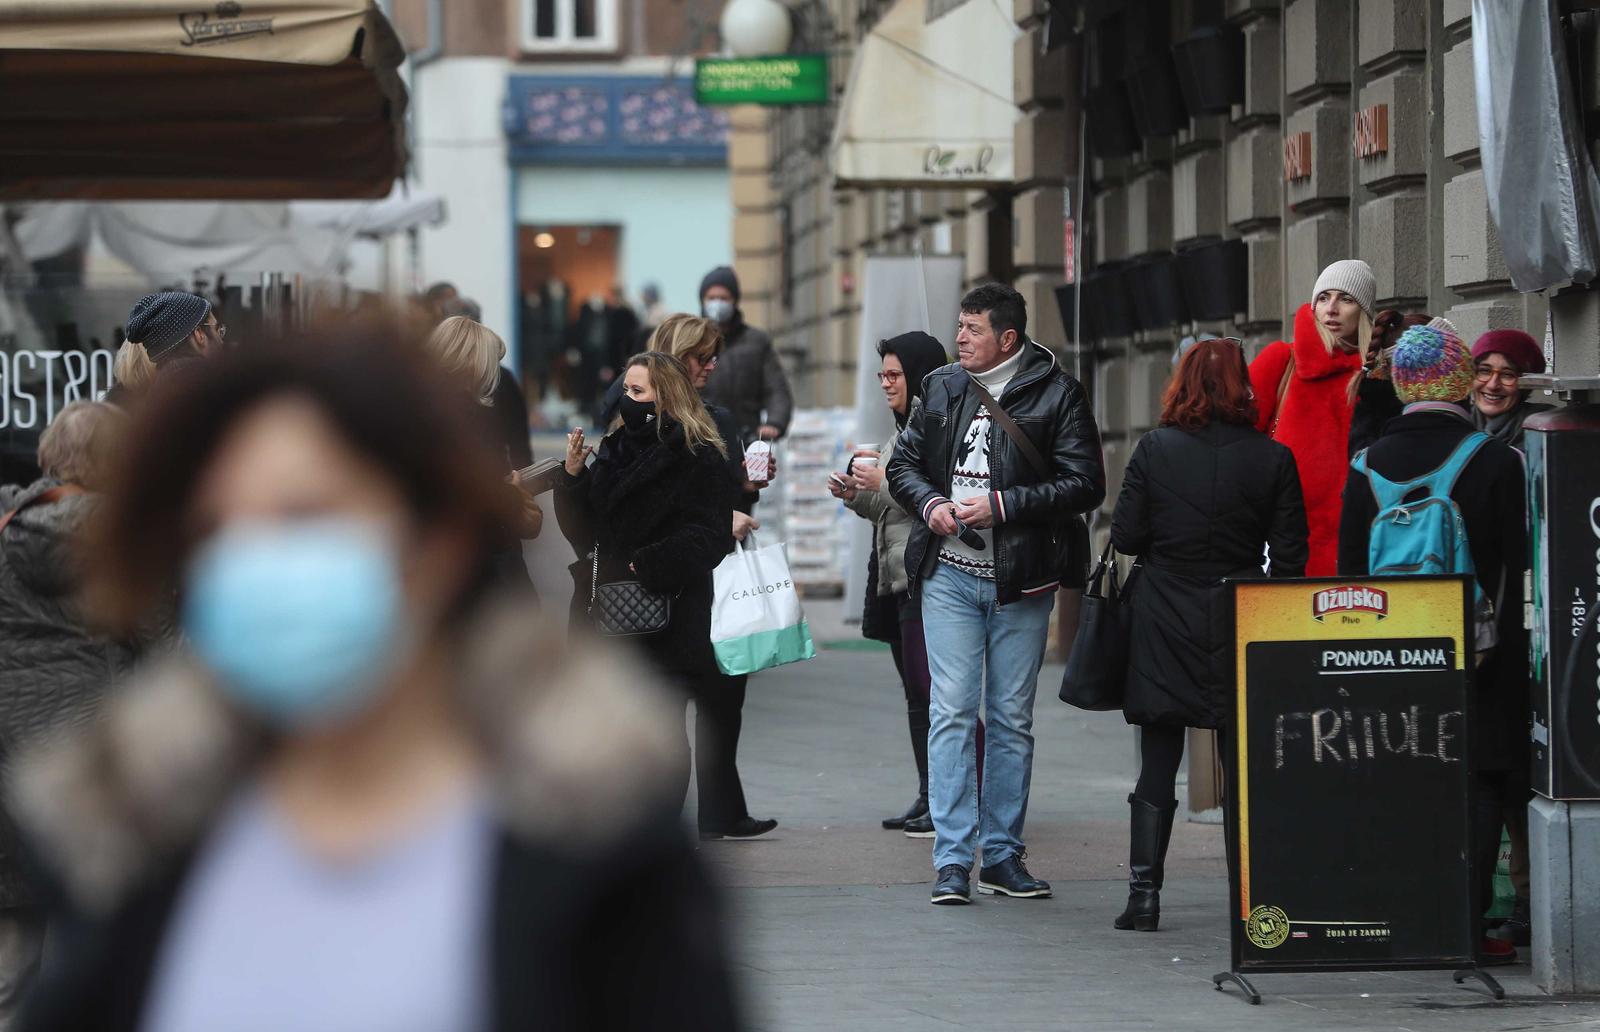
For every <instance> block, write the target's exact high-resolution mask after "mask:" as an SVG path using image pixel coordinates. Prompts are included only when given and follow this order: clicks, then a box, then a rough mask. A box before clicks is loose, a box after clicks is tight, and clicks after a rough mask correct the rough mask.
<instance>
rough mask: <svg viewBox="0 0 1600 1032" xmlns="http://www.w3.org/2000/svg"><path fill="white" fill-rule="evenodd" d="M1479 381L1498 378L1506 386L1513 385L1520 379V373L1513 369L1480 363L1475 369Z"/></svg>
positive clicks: (1483, 381) (1490, 380)
mask: <svg viewBox="0 0 1600 1032" xmlns="http://www.w3.org/2000/svg"><path fill="white" fill-rule="evenodd" d="M1477 375H1478V382H1479V383H1485V384H1486V383H1492V382H1494V381H1495V380H1499V381H1500V382H1501V383H1503V384H1505V385H1506V386H1507V387H1515V386H1516V385H1517V381H1518V380H1520V379H1522V374H1521V373H1519V372H1517V371H1516V370H1515V369H1496V368H1495V367H1494V366H1486V365H1481V366H1479V367H1478V369H1477Z"/></svg>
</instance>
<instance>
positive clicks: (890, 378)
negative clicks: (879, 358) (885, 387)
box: [878, 370, 906, 383]
mask: <svg viewBox="0 0 1600 1032" xmlns="http://www.w3.org/2000/svg"><path fill="white" fill-rule="evenodd" d="M905 375H906V374H905V373H902V372H899V371H897V370H890V371H889V372H886V373H884V372H880V373H879V374H878V382H879V383H899V382H900V381H901V380H903V379H905Z"/></svg>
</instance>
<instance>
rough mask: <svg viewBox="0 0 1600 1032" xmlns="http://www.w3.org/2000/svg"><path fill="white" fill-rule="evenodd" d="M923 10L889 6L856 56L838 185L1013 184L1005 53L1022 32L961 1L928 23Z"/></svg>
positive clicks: (995, 6)
mask: <svg viewBox="0 0 1600 1032" xmlns="http://www.w3.org/2000/svg"><path fill="white" fill-rule="evenodd" d="M928 6H929V4H928V0H896V2H895V4H894V6H893V7H892V8H890V10H889V13H888V14H886V15H884V17H883V18H882V19H881V20H880V21H879V22H878V24H877V25H876V26H874V27H873V29H872V31H871V32H869V33H868V34H867V36H866V38H865V39H863V40H862V41H861V45H860V46H859V47H857V49H856V53H855V59H854V62H853V63H852V65H851V68H850V82H849V85H848V86H847V87H846V88H845V94H844V98H843V100H842V101H841V103H840V112H839V120H838V122H837V124H836V125H835V127H834V136H833V169H834V178H835V180H836V182H837V183H838V185H840V186H900V187H939V188H952V187H954V188H960V187H982V186H998V185H1002V184H1009V183H1011V182H1012V180H1013V176H1014V172H1013V160H1012V128H1013V126H1014V125H1015V124H1016V121H1017V108H1016V104H1015V103H1014V102H1013V100H1012V92H1011V91H1012V84H1011V51H1012V43H1013V41H1014V40H1015V39H1016V37H1017V35H1018V33H1019V31H1020V30H1019V29H1018V28H1017V26H1016V24H1015V23H1014V22H1013V21H1012V19H1011V14H1010V7H1009V4H1008V5H1006V7H1005V9H1002V7H1001V4H1000V2H999V0H962V2H961V3H959V4H958V5H957V6H956V7H954V8H953V9H950V10H947V11H946V12H945V13H942V14H939V15H937V16H936V17H935V18H933V20H932V21H929V20H928ZM941 6H948V4H944V5H941Z"/></svg>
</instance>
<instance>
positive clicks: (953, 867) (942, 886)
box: [928, 864, 972, 907]
mask: <svg viewBox="0 0 1600 1032" xmlns="http://www.w3.org/2000/svg"><path fill="white" fill-rule="evenodd" d="M968 877H969V876H968V874H967V869H966V868H965V867H962V866H961V865H960V864H945V865H944V866H943V867H941V868H939V880H938V881H936V882H934V883H933V897H932V898H931V899H929V900H928V902H929V903H932V904H933V905H934V906H936V907H940V906H943V907H948V906H963V905H965V904H967V903H971V902H972V896H971V891H972V890H971V888H970V886H969V885H968V884H967V878H968Z"/></svg>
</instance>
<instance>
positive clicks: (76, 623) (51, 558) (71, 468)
mask: <svg viewBox="0 0 1600 1032" xmlns="http://www.w3.org/2000/svg"><path fill="white" fill-rule="evenodd" d="M126 424H127V415H126V414H125V413H124V412H123V411H122V410H121V409H119V408H116V407H114V406H112V405H107V404H104V403H97V402H88V401H75V402H73V403H71V404H70V405H68V406H66V407H65V408H63V409H62V410H61V412H60V413H59V414H58V415H57V416H56V418H55V420H54V421H53V422H52V423H51V424H50V425H49V426H48V427H46V428H45V431H44V433H43V434H42V435H41V436H40V438H39V466H40V468H41V469H42V470H43V471H44V477H43V478H42V479H40V480H39V481H37V482H36V483H33V484H30V485H28V486H26V487H23V486H16V485H6V486H3V487H0V756H3V757H5V758H7V759H8V760H9V759H10V758H14V757H15V756H16V755H17V754H18V752H19V751H20V750H23V749H26V748H28V747H30V746H31V745H33V744H35V743H37V742H39V741H41V740H43V739H45V738H48V737H49V736H51V735H54V734H59V733H61V732H62V731H63V730H65V729H67V728H69V727H75V726H81V725H84V724H87V723H88V722H89V721H90V720H91V719H92V718H93V716H94V714H95V712H96V710H97V709H98V707H99V705H100V700H101V699H102V698H103V696H104V694H105V691H106V689H107V688H108V687H109V686H110V685H111V684H112V683H113V682H114V681H115V680H116V679H117V677H118V676H119V675H120V674H122V672H123V671H125V670H126V669H127V668H128V667H129V666H131V665H132V663H133V661H134V658H135V656H136V649H135V647H134V642H133V640H128V641H122V640H118V639H116V638H113V637H111V636H108V635H105V634H102V633H101V632H100V631H99V629H97V628H95V627H92V626H91V624H90V621H89V618H88V614H86V613H85V612H84V609H83V605H82V601H83V600H82V588H83V577H82V570H81V564H80V562H79V558H78V556H77V555H75V554H74V545H75V543H76V539H77V536H78V534H79V532H80V531H81V530H82V528H83V525H84V522H85V521H86V520H87V519H88V518H89V516H90V515H91V513H93V511H94V509H95V506H96V505H98V504H99V499H100V492H101V490H102V489H103V488H104V486H105V484H106V481H107V480H108V479H109V478H110V474H111V472H112V471H113V470H114V469H115V468H116V461H115V458H114V449H115V448H116V446H117V443H118V442H119V441H120V440H121V438H122V436H123V433H124V431H125V430H126ZM19 854H20V849H19V844H18V843H17V842H15V841H14V831H13V827H12V822H11V820H10V818H9V816H7V815H6V814H5V813H3V812H0V1030H4V1029H9V1028H11V1027H13V1022H14V1020H15V1018H16V1014H17V1009H18V1005H19V1003H20V1001H21V1000H22V998H23V996H24V995H25V993H26V991H27V989H28V987H29V986H30V985H31V984H32V982H33V977H34V973H35V970H36V968H37V966H38V963H39V956H40V948H41V946H42V945H43V942H44V930H45V913H44V900H43V897H42V894H41V893H40V892H39V890H38V887H37V886H35V885H34V884H33V880H32V879H31V878H30V877H29V872H28V870H27V868H26V867H25V866H24V864H23V863H22V861H21V857H20V855H19Z"/></svg>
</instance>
